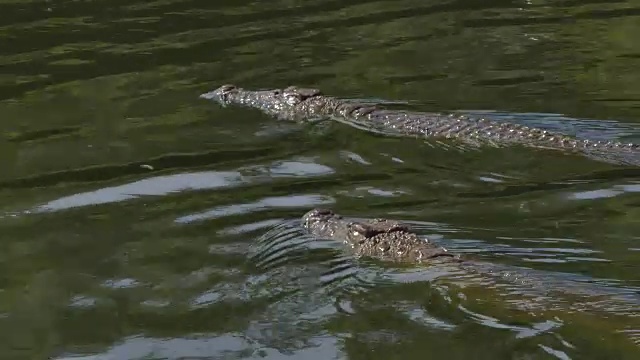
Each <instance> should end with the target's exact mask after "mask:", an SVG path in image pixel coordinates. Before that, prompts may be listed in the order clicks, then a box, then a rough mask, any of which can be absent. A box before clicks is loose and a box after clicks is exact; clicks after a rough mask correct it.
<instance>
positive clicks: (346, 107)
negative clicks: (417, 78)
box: [200, 84, 640, 165]
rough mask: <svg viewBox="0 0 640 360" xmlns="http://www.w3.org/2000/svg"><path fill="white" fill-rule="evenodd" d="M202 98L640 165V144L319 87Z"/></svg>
mask: <svg viewBox="0 0 640 360" xmlns="http://www.w3.org/2000/svg"><path fill="white" fill-rule="evenodd" d="M200 97H201V98H204V99H208V100H213V101H216V102H218V103H220V104H222V105H223V106H226V105H230V104H236V105H242V106H247V107H250V108H256V109H259V110H261V111H262V112H264V113H266V114H268V115H270V116H274V117H276V118H278V119H283V120H295V121H304V120H307V121H311V120H316V119H324V118H331V119H334V120H338V121H340V122H344V123H346V124H348V125H351V126H354V127H356V128H359V129H363V130H367V131H371V132H376V133H382V134H385V135H394V136H414V137H427V138H447V139H457V140H458V141H461V142H463V143H467V144H470V145H474V146H478V145H481V144H485V145H492V146H508V145H524V146H529V147H536V148H544V149H552V150H563V151H567V152H574V153H575V152H579V153H582V154H584V155H586V156H588V157H590V158H594V159H596V160H600V161H604V162H608V163H613V164H620V165H640V145H638V144H633V143H622V142H616V141H600V140H589V139H577V138H575V137H571V136H568V135H564V134H560V133H555V132H551V131H548V130H544V129H539V128H534V127H528V126H525V125H521V124H516V123H510V122H503V121H496V120H490V119H487V118H483V117H472V116H468V115H465V114H462V113H455V112H451V113H430V112H416V111H406V110H395V109H386V108H384V107H382V106H381V105H380V104H378V103H374V102H370V103H367V102H364V101H361V100H350V99H340V98H336V97H332V96H327V95H324V94H322V92H321V91H320V90H318V89H314V88H302V87H296V86H289V87H287V88H284V89H270V90H247V89H243V88H239V87H237V86H235V85H231V84H226V85H222V86H220V87H219V88H217V89H215V90H213V91H210V92H207V93H204V94H201V95H200Z"/></svg>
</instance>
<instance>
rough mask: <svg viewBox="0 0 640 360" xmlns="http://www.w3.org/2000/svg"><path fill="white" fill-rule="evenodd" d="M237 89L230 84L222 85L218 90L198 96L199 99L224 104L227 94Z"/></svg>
mask: <svg viewBox="0 0 640 360" xmlns="http://www.w3.org/2000/svg"><path fill="white" fill-rule="evenodd" d="M238 90H239V88H238V87H237V86H235V85H232V84H224V85H222V86H220V87H219V88H217V89H215V90H213V91H209V92H206V93H204V94H201V95H200V98H202V99H207V100H213V101H217V102H219V103H226V102H227V98H228V96H229V94H231V93H233V92H236V91H238Z"/></svg>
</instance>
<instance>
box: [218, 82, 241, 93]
mask: <svg viewBox="0 0 640 360" xmlns="http://www.w3.org/2000/svg"><path fill="white" fill-rule="evenodd" d="M236 88H237V87H236V86H235V85H232V84H224V85H222V86H220V88H219V89H218V90H219V91H220V92H221V93H223V94H226V93H228V92H230V91H233V90H235V89H236Z"/></svg>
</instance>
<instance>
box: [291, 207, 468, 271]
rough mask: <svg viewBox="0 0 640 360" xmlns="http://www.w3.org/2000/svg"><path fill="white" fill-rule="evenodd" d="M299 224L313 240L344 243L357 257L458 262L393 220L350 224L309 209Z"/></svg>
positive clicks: (317, 210)
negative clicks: (323, 239)
mask: <svg viewBox="0 0 640 360" xmlns="http://www.w3.org/2000/svg"><path fill="white" fill-rule="evenodd" d="M302 224H303V227H304V228H305V229H307V231H309V233H310V234H311V235H313V236H315V237H320V238H329V239H334V240H338V241H342V242H344V243H345V244H347V245H349V246H350V247H351V248H352V249H353V251H354V252H355V254H356V256H358V257H360V256H366V257H371V258H377V259H380V260H384V261H394V262H397V263H408V264H420V263H423V262H429V263H431V262H460V261H461V260H460V256H457V255H452V254H451V253H449V252H448V251H447V250H446V249H445V248H443V247H439V246H436V245H434V244H432V243H430V242H428V241H426V240H423V239H420V238H419V237H418V235H416V234H415V233H414V232H412V231H411V229H409V227H408V226H406V225H404V224H401V223H399V222H397V221H392V220H387V219H372V220H361V221H354V220H347V219H344V218H343V217H342V216H340V215H337V214H335V213H334V212H333V211H331V210H327V209H313V210H311V211H309V212H308V213H306V214H305V215H304V216H303V217H302Z"/></svg>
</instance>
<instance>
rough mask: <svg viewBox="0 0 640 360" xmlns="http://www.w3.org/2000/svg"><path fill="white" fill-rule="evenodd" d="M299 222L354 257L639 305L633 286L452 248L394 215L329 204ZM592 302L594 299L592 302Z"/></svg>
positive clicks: (521, 290) (631, 306) (546, 292)
mask: <svg viewBox="0 0 640 360" xmlns="http://www.w3.org/2000/svg"><path fill="white" fill-rule="evenodd" d="M302 227H303V228H304V229H305V230H306V231H307V232H308V233H309V234H310V235H311V236H313V237H314V238H324V239H331V240H336V241H340V242H342V243H344V244H346V245H347V246H348V247H349V248H350V249H351V250H352V252H353V254H354V256H356V257H357V258H372V259H377V260H382V261H384V262H390V263H394V264H396V265H418V266H424V267H433V266H437V267H439V268H442V269H445V268H446V269H447V270H452V271H453V272H454V273H457V274H460V272H459V271H457V270H461V271H462V274H466V275H472V274H479V275H481V277H482V278H483V279H484V280H487V279H489V278H491V279H494V280H498V281H501V282H502V283H503V284H504V283H508V284H513V285H515V286H519V288H518V292H519V293H522V294H524V293H525V292H528V291H530V292H532V293H533V294H535V295H536V296H538V295H541V294H544V295H550V294H551V293H554V294H559V293H563V294H567V293H568V294H573V295H576V294H580V295H587V297H589V296H601V295H607V296H609V301H608V302H607V306H608V307H610V309H613V308H614V307H617V308H618V309H631V310H630V311H634V312H637V311H640V291H639V290H638V289H634V288H616V287H609V286H606V287H603V286H596V285H594V281H593V279H592V278H589V277H586V276H579V275H576V276H573V275H572V274H567V273H557V272H553V271H541V270H534V269H529V268H524V267H518V266H511V265H501V264H493V263H489V262H486V261H482V260H480V259H479V258H477V256H463V255H461V254H454V253H451V252H449V251H448V250H447V249H446V248H444V247H441V246H438V245H436V244H434V243H432V242H431V241H429V240H428V239H423V238H421V237H420V236H418V235H417V234H416V233H415V232H414V231H413V230H412V229H411V228H410V227H409V225H407V224H405V223H402V222H399V221H394V220H389V219H381V218H378V219H356V218H345V217H343V216H341V215H339V214H336V213H334V212H333V211H331V210H329V209H322V208H317V209H313V210H310V211H308V212H307V213H306V214H304V216H303V217H302ZM486 276H488V277H489V278H487V277H486ZM614 299H619V300H621V303H620V304H619V305H616V306H614V302H613V300H614ZM573 301H576V299H574V300H573ZM587 303H589V302H588V301H587ZM575 304H576V305H577V304H578V303H577V302H576V303H575ZM591 305H597V302H596V303H592V304H591ZM581 306H585V305H584V304H582V305H581Z"/></svg>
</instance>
